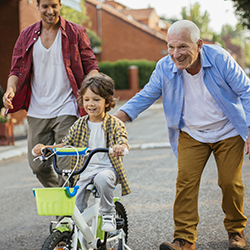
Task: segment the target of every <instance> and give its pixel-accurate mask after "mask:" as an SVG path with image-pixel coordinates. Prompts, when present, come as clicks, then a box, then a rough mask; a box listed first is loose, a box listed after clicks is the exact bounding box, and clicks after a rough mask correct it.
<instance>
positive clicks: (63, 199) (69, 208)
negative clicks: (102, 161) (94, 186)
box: [33, 186, 79, 216]
mask: <svg viewBox="0 0 250 250" xmlns="http://www.w3.org/2000/svg"><path fill="white" fill-rule="evenodd" d="M78 188H79V186H75V187H74V188H69V187H58V188H57V187H55V188H54V187H53V188H33V194H34V196H35V198H36V206H37V213H38V214H39V215H55V216H63V215H65V216H66V215H72V214H73V213H74V210H75V201H76V193H77V190H78Z"/></svg>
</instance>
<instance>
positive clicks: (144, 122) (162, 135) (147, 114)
mask: <svg viewBox="0 0 250 250" xmlns="http://www.w3.org/2000/svg"><path fill="white" fill-rule="evenodd" d="M123 103H124V102H118V103H117V105H116V108H115V109H114V110H112V112H111V114H113V113H114V112H116V110H117V109H119V108H120V107H121V105H122V104H123ZM126 128H127V132H128V141H129V145H130V150H133V149H150V148H162V147H170V144H169V142H168V137H167V130H166V125H165V118H164V114H163V108H162V103H161V101H158V102H156V103H154V104H153V105H152V106H151V107H150V108H149V109H147V110H146V111H144V112H143V113H142V114H141V115H140V116H139V117H138V118H137V119H135V121H134V122H132V123H126ZM23 130H24V128H20V129H16V131H15V137H17V138H18V137H20V135H19V133H21V132H22V135H23ZM19 131H20V132H19ZM22 137H23V136H22ZM23 138H24V137H23ZM23 154H27V139H17V140H15V145H14V146H12V145H11V146H0V161H2V160H6V159H9V158H12V157H16V156H20V155H23Z"/></svg>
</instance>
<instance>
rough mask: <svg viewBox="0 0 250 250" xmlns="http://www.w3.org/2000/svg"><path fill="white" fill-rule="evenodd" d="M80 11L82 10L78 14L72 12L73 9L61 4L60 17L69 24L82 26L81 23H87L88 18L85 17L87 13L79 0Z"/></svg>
mask: <svg viewBox="0 0 250 250" xmlns="http://www.w3.org/2000/svg"><path fill="white" fill-rule="evenodd" d="M81 9H82V11H81V12H79V11H77V10H74V9H72V8H70V7H68V6H65V5H63V4H62V8H61V11H60V15H61V16H62V17H63V18H64V19H66V20H68V21H70V22H73V23H76V24H79V25H82V23H86V22H88V21H89V17H88V16H87V11H86V8H85V6H84V1H83V0H81Z"/></svg>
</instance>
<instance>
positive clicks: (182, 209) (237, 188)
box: [174, 132, 247, 243]
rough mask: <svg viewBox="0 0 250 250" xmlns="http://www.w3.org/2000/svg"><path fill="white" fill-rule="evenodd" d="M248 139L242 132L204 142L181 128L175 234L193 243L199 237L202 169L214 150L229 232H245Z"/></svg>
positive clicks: (225, 220) (226, 225) (175, 205)
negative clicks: (245, 154) (243, 175)
mask: <svg viewBox="0 0 250 250" xmlns="http://www.w3.org/2000/svg"><path fill="white" fill-rule="evenodd" d="M244 145H245V143H244V140H243V139H242V138H241V137H240V136H235V137H231V138H228V139H225V140H222V141H219V142H216V143H201V142H199V141H196V140H195V139H193V138H192V137H190V136H189V135H188V134H187V133H185V132H181V133H180V137H179V146H178V176H177V182H176V197H175V203H174V221H175V233H174V238H182V239H185V240H187V241H189V242H191V243H194V242H195V241H196V240H197V229H196V227H197V225H198V223H199V215H198V193H199V186H200V180H201V175H202V172H203V170H204V168H205V165H206V163H207V161H208V159H209V157H210V155H211V153H212V152H213V154H214V158H215V161H216V165H217V169H218V185H219V187H220V188H221V190H222V210H223V211H224V213H225V218H224V226H225V229H226V230H227V231H228V232H241V231H242V230H243V229H244V228H245V226H246V222H247V218H246V216H244V214H243V207H244V191H245V187H244V185H243V182H242V179H241V177H242V163H243V158H244Z"/></svg>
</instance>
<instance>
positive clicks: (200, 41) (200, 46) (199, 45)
mask: <svg viewBox="0 0 250 250" xmlns="http://www.w3.org/2000/svg"><path fill="white" fill-rule="evenodd" d="M197 45H198V52H200V50H201V48H202V45H203V40H202V39H199V40H198V42H197Z"/></svg>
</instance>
